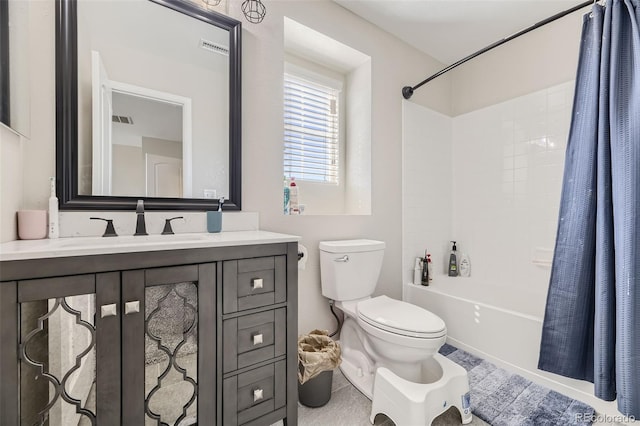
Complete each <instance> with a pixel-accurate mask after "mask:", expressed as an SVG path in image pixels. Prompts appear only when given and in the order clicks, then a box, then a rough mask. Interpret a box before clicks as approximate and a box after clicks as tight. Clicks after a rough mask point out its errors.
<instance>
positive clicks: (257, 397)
mask: <svg viewBox="0 0 640 426" xmlns="http://www.w3.org/2000/svg"><path fill="white" fill-rule="evenodd" d="M262 398H264V392H263V391H262V389H255V390H254V391H253V402H257V401H260V400H261V399H262Z"/></svg>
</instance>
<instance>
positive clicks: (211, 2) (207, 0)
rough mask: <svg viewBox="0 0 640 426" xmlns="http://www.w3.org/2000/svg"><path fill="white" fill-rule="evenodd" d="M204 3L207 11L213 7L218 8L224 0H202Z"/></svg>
mask: <svg viewBox="0 0 640 426" xmlns="http://www.w3.org/2000/svg"><path fill="white" fill-rule="evenodd" d="M202 1H203V2H204V4H205V5H206V6H207V9H210V8H212V7H216V6H218V5H219V4H220V2H221V1H222V0H202Z"/></svg>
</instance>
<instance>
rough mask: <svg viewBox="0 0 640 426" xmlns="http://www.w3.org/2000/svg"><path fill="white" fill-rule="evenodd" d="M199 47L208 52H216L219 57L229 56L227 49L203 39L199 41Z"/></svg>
mask: <svg viewBox="0 0 640 426" xmlns="http://www.w3.org/2000/svg"><path fill="white" fill-rule="evenodd" d="M200 47H201V48H203V49H205V50H208V51H210V52H216V53H219V54H221V55H225V56H229V48H228V47H226V46H222V45H220V44H217V43H214V42H212V41H209V40H205V39H203V38H201V39H200Z"/></svg>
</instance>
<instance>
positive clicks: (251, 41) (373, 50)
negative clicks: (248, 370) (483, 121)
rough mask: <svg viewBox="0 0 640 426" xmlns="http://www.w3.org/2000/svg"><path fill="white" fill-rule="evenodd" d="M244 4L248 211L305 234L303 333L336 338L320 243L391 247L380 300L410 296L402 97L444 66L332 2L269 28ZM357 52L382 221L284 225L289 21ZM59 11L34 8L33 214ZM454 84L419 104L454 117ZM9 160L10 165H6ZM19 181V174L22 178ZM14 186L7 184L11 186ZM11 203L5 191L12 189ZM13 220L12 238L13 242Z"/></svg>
mask: <svg viewBox="0 0 640 426" xmlns="http://www.w3.org/2000/svg"><path fill="white" fill-rule="evenodd" d="M240 6H241V3H240V2H232V3H230V4H229V8H230V15H231V16H233V17H235V18H237V19H240V20H242V21H243V40H242V42H243V64H242V65H243V81H242V84H243V161H242V167H243V200H242V202H243V210H245V211H254V212H259V213H260V227H261V228H262V229H268V230H274V231H280V232H288V233H292V234H297V235H301V236H302V238H303V241H302V242H303V243H304V244H305V245H307V246H308V247H309V255H310V258H309V262H308V263H307V269H306V270H305V271H301V273H300V276H299V277H300V280H299V294H300V296H299V300H300V319H299V330H300V332H306V331H309V330H310V329H312V328H314V327H321V328H327V329H331V328H333V327H334V321H333V317H332V316H331V314H330V313H329V310H328V306H327V302H326V300H325V299H324V298H323V297H322V296H321V294H320V272H319V271H320V269H319V263H318V260H319V259H318V256H319V254H318V250H317V247H318V242H319V241H322V240H332V239H344V238H365V237H366V238H375V239H380V240H384V241H385V242H386V243H387V252H386V255H385V261H384V265H383V269H382V273H381V278H380V282H379V285H378V290H377V291H378V293H385V294H388V295H389V296H392V297H396V298H400V295H401V281H400V280H401V267H402V266H401V265H402V258H401V248H402V244H401V241H402V232H401V226H402V225H401V223H402V215H401V205H402V200H401V178H402V171H401V170H402V169H401V165H402V154H401V152H402V96H401V89H402V87H403V86H405V85H407V84H414V83H415V82H417V81H420V80H421V79H422V78H424V76H425V75H427V74H430V73H434V72H436V71H438V70H439V69H441V68H442V66H443V65H442V64H441V63H439V62H437V61H435V60H433V59H431V58H430V57H428V56H426V55H424V54H422V53H420V52H418V51H417V50H415V49H414V48H412V47H410V46H408V45H407V44H405V43H403V42H401V41H400V40H398V39H396V38H395V37H392V36H390V35H389V34H388V33H386V32H384V31H382V30H381V29H379V28H377V27H375V26H374V25H372V24H370V23H368V22H366V21H364V20H362V19H361V18H359V17H357V16H356V15H354V14H352V13H351V12H349V11H347V10H345V9H343V8H342V7H340V6H338V5H337V4H335V3H333V2H331V1H329V0H320V1H299V0H298V1H277V2H270V3H269V4H268V5H267V7H268V14H267V16H266V18H265V20H264V21H263V22H262V23H261V24H259V25H253V24H250V23H247V22H246V21H245V20H244V18H243V17H242V12H241V11H240ZM285 14H286V15H288V16H291V17H292V18H294V19H295V20H297V21H298V22H300V23H303V24H304V25H307V26H309V27H311V28H315V29H317V30H318V31H320V32H323V33H324V34H327V35H328V36H330V37H332V38H334V39H336V40H338V41H341V42H343V43H344V44H347V45H350V46H352V47H353V48H355V49H357V50H359V51H361V52H363V53H365V54H367V55H369V56H371V58H372V123H373V125H372V137H371V143H372V153H371V156H372V214H371V215H370V216H314V217H312V216H286V217H285V216H284V215H283V214H282V143H283V142H282V136H283V131H282V72H283V62H284V49H283V17H284V15H285ZM53 16H54V4H53V2H42V3H41V4H39V7H38V8H32V16H31V19H32V20H33V21H34V26H33V27H32V32H33V35H34V39H35V40H37V41H38V43H37V44H35V43H34V44H33V46H32V49H31V53H32V56H33V58H35V59H34V60H33V62H32V85H31V89H32V90H31V96H32V102H31V105H32V120H31V126H32V132H31V140H30V141H28V142H27V143H25V144H24V145H25V151H24V158H25V160H24V161H23V162H22V163H21V164H20V166H21V168H22V170H23V176H24V191H23V192H22V195H23V198H24V204H23V205H24V207H25V208H46V205H47V199H48V177H49V176H51V175H53V173H54V167H55V153H54V152H55V85H54V81H55V80H54V79H55V72H54V52H55V49H54V41H53V40H54V37H53V34H54V19H53ZM449 93H450V86H449V80H448V77H444V78H441V79H439V81H437V82H434V83H432V84H431V85H430V86H429V87H427V88H423V89H421V90H420V92H419V93H416V95H415V96H414V101H415V102H418V103H423V104H425V105H427V106H429V107H430V108H433V109H435V110H437V111H441V112H444V113H450V109H451V108H450V99H449ZM3 158H4V157H3ZM12 176H13V175H12ZM3 185H4V184H3ZM2 197H3V204H4V198H5V195H4V188H3V195H2ZM5 228H6V226H5V224H4V219H3V226H2V230H3V235H2V238H3V239H7V240H8V239H11V237H12V236H10V234H9V233H6V232H5V231H4V229H5Z"/></svg>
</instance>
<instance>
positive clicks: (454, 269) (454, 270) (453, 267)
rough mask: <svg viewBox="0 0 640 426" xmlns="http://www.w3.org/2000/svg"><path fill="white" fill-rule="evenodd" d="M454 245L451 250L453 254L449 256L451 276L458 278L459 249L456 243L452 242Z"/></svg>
mask: <svg viewBox="0 0 640 426" xmlns="http://www.w3.org/2000/svg"><path fill="white" fill-rule="evenodd" d="M451 242H452V243H453V247H452V248H451V253H450V254H449V276H450V277H457V276H458V259H457V257H456V251H457V250H458V248H457V247H456V242H455V241H451Z"/></svg>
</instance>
